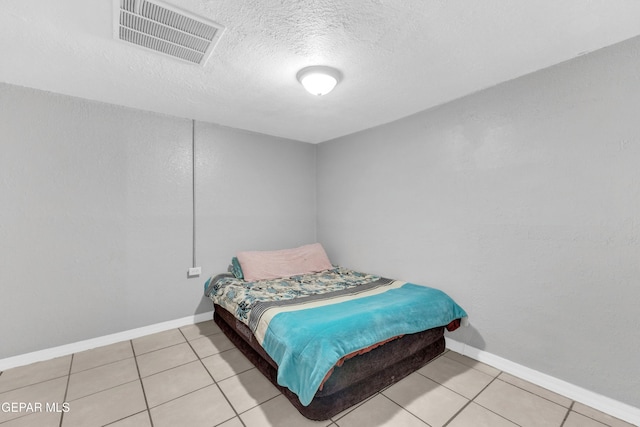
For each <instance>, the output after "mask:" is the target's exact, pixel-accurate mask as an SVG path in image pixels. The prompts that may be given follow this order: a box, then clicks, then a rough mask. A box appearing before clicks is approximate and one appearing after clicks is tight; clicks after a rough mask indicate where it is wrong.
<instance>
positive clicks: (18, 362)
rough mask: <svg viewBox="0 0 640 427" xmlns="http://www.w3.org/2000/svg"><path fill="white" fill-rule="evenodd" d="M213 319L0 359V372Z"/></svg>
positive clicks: (178, 322)
mask: <svg viewBox="0 0 640 427" xmlns="http://www.w3.org/2000/svg"><path fill="white" fill-rule="evenodd" d="M212 318H213V311H209V312H206V313H200V314H195V315H193V316H187V317H183V318H181V319H175V320H169V321H167V322H162V323H156V324H153V325H149V326H143V327H141V328H136V329H130V330H128V331H123V332H118V333H115V334H111V335H105V336H102V337H98V338H92V339H88V340H84V341H79V342H75V343H72V344H66V345H61V346H59V347H53V348H48V349H45V350H39V351H34V352H32V353H26V354H21V355H19V356H13V357H8V358H6V359H0V371H4V370H7V369H11V368H15V367H18V366H24V365H28V364H30V363H35V362H41V361H43V360H49V359H54V358H56V357H61V356H67V355H69V354H72V353H78V352H80V351H85V350H90V349H92V348H96V347H101V346H103V345H109V344H115V343H117V342H120V341H126V340H132V339H134V338H140V337H142V336H145V335H149V334H155V333H156V332H162V331H167V330H169V329H175V328H179V327H181V326H187V325H193V324H194V323H199V322H204V321H206V320H211V319H212Z"/></svg>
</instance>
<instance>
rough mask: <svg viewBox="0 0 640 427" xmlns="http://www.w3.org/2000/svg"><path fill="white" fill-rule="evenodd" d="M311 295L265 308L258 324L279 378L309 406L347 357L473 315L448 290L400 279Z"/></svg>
mask: <svg viewBox="0 0 640 427" xmlns="http://www.w3.org/2000/svg"><path fill="white" fill-rule="evenodd" d="M301 300H306V298H302V299H301ZM309 300H310V301H308V302H304V303H299V304H295V305H291V304H288V305H285V306H283V307H281V308H278V307H277V306H270V307H269V308H268V309H266V310H263V311H261V312H260V321H259V322H258V323H260V324H258V325H257V327H256V330H255V334H256V337H257V338H258V340H259V341H261V343H262V346H263V347H264V349H265V350H266V352H267V353H268V354H269V356H271V357H272V358H273V360H274V361H275V362H276V363H277V364H278V384H280V385H282V386H285V387H288V388H289V389H290V390H291V391H293V392H294V393H296V394H297V395H298V397H299V399H300V402H301V403H302V404H303V405H305V406H306V405H308V404H309V403H310V402H311V400H312V399H313V396H314V395H315V394H316V392H317V390H318V388H319V386H320V384H321V383H322V381H323V379H324V377H325V376H326V374H327V373H328V372H329V370H330V369H331V368H333V366H334V365H335V364H336V362H338V361H339V360H340V359H341V358H342V357H344V356H346V355H348V354H350V353H353V352H355V351H358V350H361V349H365V348H367V347H370V346H372V345H374V344H376V343H379V342H381V341H384V340H387V339H390V338H392V337H395V336H398V335H403V334H411V333H416V332H420V331H424V330H426V329H431V328H435V327H438V326H446V325H448V324H449V323H450V322H451V321H453V320H455V319H460V318H463V317H466V316H467V313H466V312H465V311H464V310H463V309H462V308H461V307H460V306H459V305H458V304H456V303H455V302H454V301H453V300H452V299H451V298H450V297H449V296H447V295H446V294H445V293H444V292H442V291H440V290H437V289H433V288H429V287H426V286H421V285H416V284H412V283H405V282H398V281H389V282H388V283H385V284H384V285H382V286H376V287H374V288H372V289H368V290H366V291H364V292H361V293H357V292H354V293H351V294H349V295H345V294H344V293H342V294H341V295H339V296H336V295H332V294H331V293H330V294H325V295H324V296H323V297H322V298H310V299H309Z"/></svg>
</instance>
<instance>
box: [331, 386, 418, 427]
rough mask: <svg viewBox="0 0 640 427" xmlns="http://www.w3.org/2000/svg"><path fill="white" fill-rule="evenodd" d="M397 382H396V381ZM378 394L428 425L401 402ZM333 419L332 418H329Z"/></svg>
mask: <svg viewBox="0 0 640 427" xmlns="http://www.w3.org/2000/svg"><path fill="white" fill-rule="evenodd" d="M396 384H397V383H396ZM380 396H382V397H384V398H385V399H387V400H388V401H390V402H393V404H394V405H398V408H400V409H402V410H403V411H406V412H407V413H409V414H411V416H413V417H415V418H416V419H418V420H419V421H420V422H423V423H425V424H426V425H429V423H427V422H426V421H425V420H423V419H422V418H420V417H419V416H417V415H416V414H414V413H413V412H411V411H410V410H409V409H407V408H405V407H404V406H402V405H401V404H399V403H398V402H396V401H395V400H393V399H391V398H390V397H389V396H387V395H384V394H382V393H380ZM331 421H333V420H331Z"/></svg>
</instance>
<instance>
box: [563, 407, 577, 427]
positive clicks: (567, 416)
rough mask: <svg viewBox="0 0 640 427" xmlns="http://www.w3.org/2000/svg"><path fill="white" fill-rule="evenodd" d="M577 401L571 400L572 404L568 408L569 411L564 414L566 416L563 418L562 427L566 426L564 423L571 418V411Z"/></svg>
mask: <svg viewBox="0 0 640 427" xmlns="http://www.w3.org/2000/svg"><path fill="white" fill-rule="evenodd" d="M575 403H576V402H575V401H571V405H569V408H567V413H566V414H564V418H563V419H562V423H560V427H563V426H564V423H566V422H567V418H569V414H570V413H571V410H572V409H573V405H574V404H575Z"/></svg>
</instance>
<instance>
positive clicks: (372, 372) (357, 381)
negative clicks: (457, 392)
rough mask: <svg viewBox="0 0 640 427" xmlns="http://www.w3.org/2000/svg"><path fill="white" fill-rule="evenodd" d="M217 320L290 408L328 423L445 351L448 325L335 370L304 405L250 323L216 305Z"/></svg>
mask: <svg viewBox="0 0 640 427" xmlns="http://www.w3.org/2000/svg"><path fill="white" fill-rule="evenodd" d="M214 321H215V322H216V324H217V325H218V326H219V327H220V329H221V330H222V332H223V333H224V334H225V335H226V336H227V337H228V338H229V339H230V340H231V342H233V343H234V345H235V346H236V347H237V348H238V349H239V350H240V351H241V352H242V353H243V354H244V355H245V356H246V357H247V358H248V359H249V360H250V361H251V363H253V364H254V366H256V368H258V370H259V371H260V372H262V374H263V375H264V376H265V377H266V378H267V379H268V380H269V381H270V382H271V383H272V384H273V385H274V386H276V387H277V388H278V389H279V390H280V392H281V393H282V394H283V395H284V396H285V397H286V398H287V399H288V400H289V401H290V402H291V404H292V405H293V406H294V407H295V408H296V409H297V410H298V411H299V412H300V413H301V414H302V415H303V416H305V417H306V418H309V419H312V420H327V419H329V418H331V417H333V416H334V415H336V414H338V413H340V412H342V411H343V410H345V409H347V408H349V407H351V406H353V405H355V404H357V403H359V402H362V401H363V400H365V399H367V398H368V397H370V396H372V395H374V394H375V393H377V392H378V391H380V390H382V389H383V388H385V387H387V386H390V385H392V384H395V383H396V382H398V381H400V380H401V379H402V378H404V377H406V376H407V375H409V374H411V373H412V372H414V371H416V370H418V369H420V368H421V367H422V366H424V365H425V364H427V363H428V362H429V361H431V360H432V359H434V358H435V357H437V356H438V355H440V354H441V353H442V352H444V349H445V341H444V329H445V328H444V327H437V328H432V329H429V330H426V331H423V332H419V333H415V334H408V335H404V336H402V337H400V338H398V339H395V340H393V341H390V342H388V343H386V344H384V345H382V346H380V347H376V348H374V349H372V350H371V351H369V352H367V353H365V354H362V355H358V356H355V357H353V358H350V359H347V360H346V361H344V363H343V364H342V366H340V367H335V368H334V369H333V372H332V373H331V375H330V376H329V377H328V378H327V380H326V382H325V383H324V384H323V386H322V389H321V390H319V391H318V392H316V394H315V396H314V398H313V399H312V401H311V403H310V404H308V405H303V404H302V403H301V402H300V400H299V398H298V396H297V395H296V394H295V393H293V392H292V391H291V390H289V389H288V388H287V387H283V386H281V385H279V384H278V380H277V369H278V368H277V364H276V363H275V362H274V360H273V359H272V358H271V357H270V356H269V355H268V354H267V353H266V352H265V350H264V349H263V348H262V347H261V346H260V345H259V344H258V343H257V340H256V338H255V337H254V336H253V334H252V333H251V331H250V330H249V328H248V327H247V326H246V325H244V324H243V323H242V322H240V321H239V320H238V319H236V318H235V317H234V316H233V315H232V314H231V313H229V312H228V311H227V310H225V309H224V308H222V307H221V306H219V305H215V304H214Z"/></svg>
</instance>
